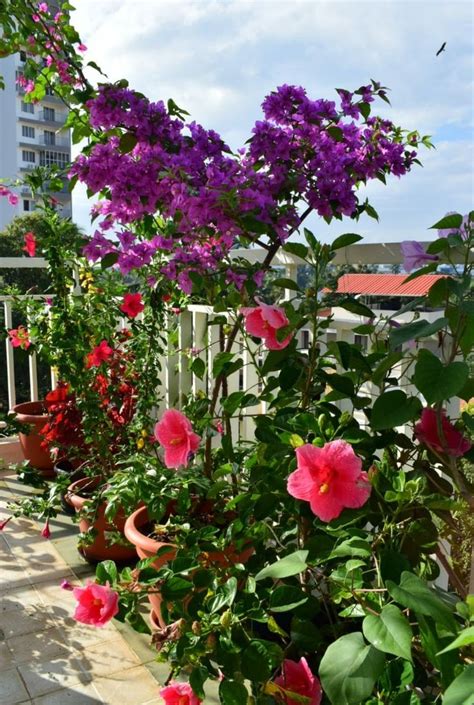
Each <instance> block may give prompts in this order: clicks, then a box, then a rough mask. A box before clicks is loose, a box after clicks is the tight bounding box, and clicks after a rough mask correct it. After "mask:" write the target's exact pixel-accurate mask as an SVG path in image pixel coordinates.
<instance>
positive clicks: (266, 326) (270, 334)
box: [240, 299, 293, 350]
mask: <svg viewBox="0 0 474 705" xmlns="http://www.w3.org/2000/svg"><path fill="white" fill-rule="evenodd" d="M255 300H256V301H257V303H258V304H259V305H258V306H256V307H255V308H242V309H241V310H240V312H241V313H242V315H243V316H244V317H245V330H246V331H247V333H248V334H249V335H253V336H255V337H256V338H263V341H264V343H265V345H266V346H267V348H268V349H269V350H283V348H286V346H287V345H288V344H289V342H290V340H291V338H292V337H293V336H292V335H289V336H287V337H286V338H285V339H284V340H278V339H277V336H276V332H277V330H279V329H280V328H284V327H285V326H287V325H288V323H289V321H288V318H287V317H286V314H285V312H284V311H283V309H282V308H280V307H279V306H269V305H268V304H264V303H263V302H261V301H259V300H258V299H255Z"/></svg>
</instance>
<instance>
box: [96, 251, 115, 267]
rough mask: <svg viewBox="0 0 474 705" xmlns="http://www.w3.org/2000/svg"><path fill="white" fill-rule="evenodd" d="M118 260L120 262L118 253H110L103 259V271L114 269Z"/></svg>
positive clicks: (101, 265)
mask: <svg viewBox="0 0 474 705" xmlns="http://www.w3.org/2000/svg"><path fill="white" fill-rule="evenodd" d="M117 260H118V253H117V252H109V253H108V254H106V255H105V257H104V258H103V259H102V261H101V263H100V267H101V269H108V268H109V267H113V266H114V264H115V263H116V262H117Z"/></svg>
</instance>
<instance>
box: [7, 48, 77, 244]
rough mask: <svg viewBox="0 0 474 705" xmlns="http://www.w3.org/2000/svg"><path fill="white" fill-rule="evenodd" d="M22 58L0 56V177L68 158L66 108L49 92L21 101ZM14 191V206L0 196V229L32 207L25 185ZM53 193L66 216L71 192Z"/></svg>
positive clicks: (21, 55)
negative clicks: (0, 80) (34, 99)
mask: <svg viewBox="0 0 474 705" xmlns="http://www.w3.org/2000/svg"><path fill="white" fill-rule="evenodd" d="M25 60H26V54H25V52H19V53H18V54H15V55H13V56H9V57H6V58H4V59H0V75H2V76H3V78H4V81H5V90H3V91H2V90H0V178H7V179H16V178H22V177H23V176H24V174H25V173H27V172H28V170H30V169H33V168H35V167H37V166H50V165H52V164H57V165H58V166H60V167H64V166H66V165H67V164H68V163H69V162H70V161H71V139H70V134H69V130H67V129H64V123H65V121H66V118H67V110H66V108H65V106H64V105H63V103H62V102H61V101H60V100H59V99H58V98H56V97H55V96H54V95H53V94H52V93H51V92H48V93H47V95H46V96H45V97H44V99H43V100H42V101H40V102H39V103H36V104H33V103H27V102H26V101H25V92H24V89H23V88H22V87H21V86H20V85H18V83H17V79H18V77H19V75H21V73H22V71H23V66H24V62H25ZM16 193H17V195H18V197H19V202H18V205H17V206H11V205H10V204H9V203H8V202H7V200H6V199H5V198H2V199H0V230H2V229H3V228H4V227H5V225H6V224H7V223H9V222H10V221H11V220H12V219H13V218H14V217H15V216H18V215H24V214H25V213H29V212H31V211H33V210H34V209H35V201H34V199H33V197H32V194H31V191H30V190H29V189H28V188H26V187H21V188H19V189H16ZM53 195H54V197H55V198H57V199H58V201H59V202H60V207H61V214H62V215H63V216H64V217H70V216H71V215H72V206H71V194H70V193H69V191H68V189H67V187H65V188H64V189H63V190H62V191H60V192H58V193H54V194H53Z"/></svg>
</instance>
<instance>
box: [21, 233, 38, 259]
mask: <svg viewBox="0 0 474 705" xmlns="http://www.w3.org/2000/svg"><path fill="white" fill-rule="evenodd" d="M21 249H22V250H23V251H24V252H26V253H27V254H28V255H29V256H30V257H34V256H35V254H36V236H35V234H34V233H32V232H31V231H29V232H27V233H25V246H24V247H22V248H21Z"/></svg>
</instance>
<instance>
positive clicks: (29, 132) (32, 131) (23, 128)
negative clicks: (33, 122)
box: [21, 125, 35, 139]
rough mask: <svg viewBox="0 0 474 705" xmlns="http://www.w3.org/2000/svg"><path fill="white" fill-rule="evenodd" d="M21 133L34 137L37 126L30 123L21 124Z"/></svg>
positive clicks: (23, 135) (24, 135)
mask: <svg viewBox="0 0 474 705" xmlns="http://www.w3.org/2000/svg"><path fill="white" fill-rule="evenodd" d="M21 134H22V137H30V138H33V139H34V137H35V128H34V127H30V126H29V125H22V126H21Z"/></svg>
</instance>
